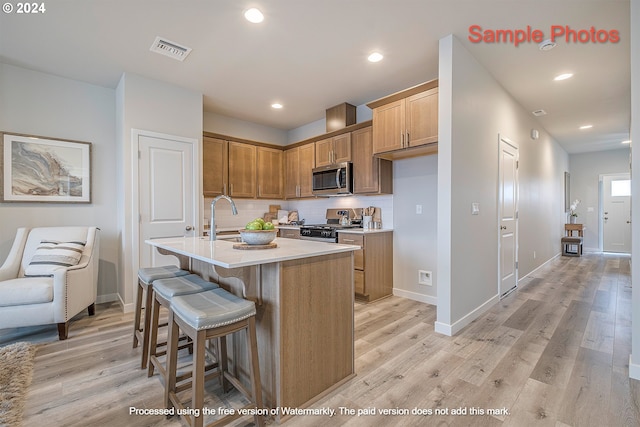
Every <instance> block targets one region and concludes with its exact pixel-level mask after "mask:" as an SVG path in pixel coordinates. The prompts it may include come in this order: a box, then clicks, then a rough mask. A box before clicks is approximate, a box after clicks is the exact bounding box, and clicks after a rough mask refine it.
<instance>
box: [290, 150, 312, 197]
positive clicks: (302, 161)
mask: <svg viewBox="0 0 640 427" xmlns="http://www.w3.org/2000/svg"><path fill="white" fill-rule="evenodd" d="M315 157H316V154H315V144H314V143H313V142H312V143H309V144H306V145H302V146H300V147H296V148H291V149H289V150H286V151H285V152H284V168H285V171H284V177H285V184H284V188H285V189H284V196H285V197H286V198H287V199H296V198H300V197H311V196H313V192H312V190H313V186H312V184H313V176H312V170H313V168H314V167H315V165H316V164H315Z"/></svg>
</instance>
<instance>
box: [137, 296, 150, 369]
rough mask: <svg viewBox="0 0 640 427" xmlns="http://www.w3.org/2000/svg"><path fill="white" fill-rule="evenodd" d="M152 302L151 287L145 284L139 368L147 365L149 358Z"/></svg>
mask: <svg viewBox="0 0 640 427" xmlns="http://www.w3.org/2000/svg"><path fill="white" fill-rule="evenodd" d="M152 304H153V287H152V285H148V286H147V294H146V295H145V303H144V331H143V332H142V362H141V364H140V369H145V368H146V367H147V359H148V358H149V328H150V326H151V306H152Z"/></svg>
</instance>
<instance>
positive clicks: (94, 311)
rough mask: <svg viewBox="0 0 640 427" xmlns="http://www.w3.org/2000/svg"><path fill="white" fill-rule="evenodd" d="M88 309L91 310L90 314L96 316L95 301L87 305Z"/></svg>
mask: <svg viewBox="0 0 640 427" xmlns="http://www.w3.org/2000/svg"><path fill="white" fill-rule="evenodd" d="M87 311H88V312H89V316H95V314H96V303H95V302H94V303H93V304H91V305H90V306H89V307H87Z"/></svg>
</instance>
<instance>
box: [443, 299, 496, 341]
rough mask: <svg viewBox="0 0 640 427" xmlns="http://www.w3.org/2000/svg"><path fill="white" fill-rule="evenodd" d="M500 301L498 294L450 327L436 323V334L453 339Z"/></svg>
mask: <svg viewBox="0 0 640 427" xmlns="http://www.w3.org/2000/svg"><path fill="white" fill-rule="evenodd" d="M498 301H500V297H499V295H497V294H496V295H495V296H493V297H491V298H489V299H488V300H487V301H485V302H484V303H483V304H482V305H480V306H479V307H477V308H476V309H475V310H473V311H471V312H470V313H468V314H467V315H465V316H464V317H463V318H462V319H460V320H458V321H456V322H454V323H453V324H452V325H449V324H447V323H443V322H436V323H435V326H434V329H435V331H436V332H438V333H440V334H443V335H447V336H450V337H451V336H453V335H455V334H457V333H458V332H460V331H461V330H462V329H463V328H464V327H465V326H467V325H468V324H470V323H471V322H473V321H474V320H476V319H477V318H478V317H480V316H482V314H484V312H485V311H487V310H489V309H490V308H491V307H493V305H494V304H496V303H497V302H498Z"/></svg>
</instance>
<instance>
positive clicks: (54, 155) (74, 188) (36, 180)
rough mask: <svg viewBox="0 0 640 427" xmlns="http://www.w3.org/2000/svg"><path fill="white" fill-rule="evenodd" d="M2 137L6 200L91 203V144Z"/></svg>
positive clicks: (3, 188)
mask: <svg viewBox="0 0 640 427" xmlns="http://www.w3.org/2000/svg"><path fill="white" fill-rule="evenodd" d="M2 136H3V138H2V144H3V147H2V153H1V155H0V156H1V157H2V162H0V167H2V174H1V175H2V187H1V188H2V190H1V191H2V201H3V202H53V203H91V143H89V142H80V141H70V140H63V139H54V138H45V137H36V136H30V135H18V134H8V133H3V134H2Z"/></svg>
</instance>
